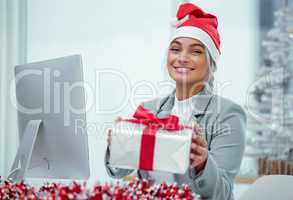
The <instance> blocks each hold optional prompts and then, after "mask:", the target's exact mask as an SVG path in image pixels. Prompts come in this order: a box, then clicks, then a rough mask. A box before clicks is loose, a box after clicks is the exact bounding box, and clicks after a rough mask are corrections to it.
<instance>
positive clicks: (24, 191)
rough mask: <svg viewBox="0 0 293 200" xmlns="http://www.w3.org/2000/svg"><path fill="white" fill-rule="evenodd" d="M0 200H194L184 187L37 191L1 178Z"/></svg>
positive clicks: (144, 183)
mask: <svg viewBox="0 0 293 200" xmlns="http://www.w3.org/2000/svg"><path fill="white" fill-rule="evenodd" d="M0 199H1V200H11V199H12V200H14V199H20V200H70V199H74V200H86V199H87V200H108V199H111V200H140V199H142V200H152V199H162V200H163V199H166V200H167V199H174V200H180V199H184V200H192V199H195V196H194V194H193V193H192V190H191V188H190V187H188V186H187V185H182V186H181V187H179V186H177V185H176V184H173V185H167V184H166V183H161V184H158V185H151V184H150V182H149V181H148V180H139V179H134V180H131V181H129V182H126V183H120V182H117V183H116V184H108V183H105V184H96V185H94V186H93V188H92V189H87V187H86V183H84V184H79V183H77V182H73V183H72V184H70V185H62V184H59V183H47V184H44V185H43V186H41V187H40V188H39V189H38V190H36V189H35V188H34V187H32V186H30V185H28V184H26V183H25V182H24V181H22V182H19V183H12V182H9V181H3V180H1V177H0Z"/></svg>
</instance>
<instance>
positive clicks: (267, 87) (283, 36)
mask: <svg viewBox="0 0 293 200" xmlns="http://www.w3.org/2000/svg"><path fill="white" fill-rule="evenodd" d="M274 19H275V22H274V27H273V28H272V29H271V30H270V31H269V32H268V33H267V35H266V39H265V40H264V41H263V43H262V54H263V55H262V57H263V62H262V66H261V68H260V70H259V72H258V74H257V81H256V82H255V84H254V86H253V89H252V92H251V93H250V95H251V96H252V99H253V102H252V104H251V103H250V104H249V105H248V106H249V107H248V111H249V116H250V121H249V128H250V131H251V132H252V135H251V136H250V137H249V139H248V141H247V143H248V149H249V150H248V151H247V155H250V156H255V157H256V158H257V159H258V161H259V162H258V163H259V174H260V175H263V174H292V175H293V80H292V78H293V11H292V9H290V8H289V2H288V0H286V1H284V6H282V8H281V9H279V10H278V11H277V12H276V13H275V18H274Z"/></svg>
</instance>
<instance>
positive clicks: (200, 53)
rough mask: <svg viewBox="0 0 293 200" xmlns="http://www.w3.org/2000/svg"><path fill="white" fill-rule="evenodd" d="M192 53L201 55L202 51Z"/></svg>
mask: <svg viewBox="0 0 293 200" xmlns="http://www.w3.org/2000/svg"><path fill="white" fill-rule="evenodd" d="M192 53H194V54H201V53H202V51H201V50H194V51H192Z"/></svg>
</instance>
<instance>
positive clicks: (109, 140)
mask: <svg viewBox="0 0 293 200" xmlns="http://www.w3.org/2000/svg"><path fill="white" fill-rule="evenodd" d="M120 121H122V118H121V117H118V118H117V119H116V120H115V123H118V122H120ZM111 134H112V129H109V130H108V137H107V145H108V146H110V145H111V140H112V136H111Z"/></svg>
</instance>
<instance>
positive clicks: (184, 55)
mask: <svg viewBox="0 0 293 200" xmlns="http://www.w3.org/2000/svg"><path fill="white" fill-rule="evenodd" d="M179 62H180V63H187V62H188V55H187V53H185V52H181V53H180V54H179Z"/></svg>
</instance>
